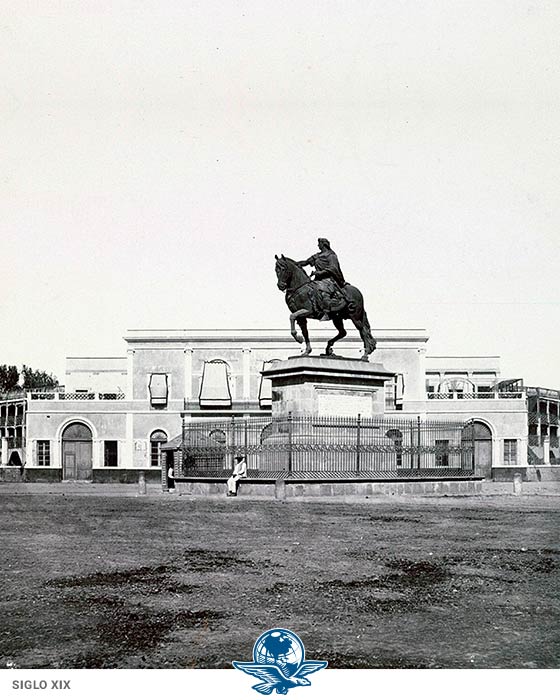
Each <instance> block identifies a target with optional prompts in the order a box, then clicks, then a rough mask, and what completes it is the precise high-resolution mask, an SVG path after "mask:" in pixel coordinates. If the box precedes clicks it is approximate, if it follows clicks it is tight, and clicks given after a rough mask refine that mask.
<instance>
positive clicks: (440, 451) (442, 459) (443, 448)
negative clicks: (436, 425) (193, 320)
mask: <svg viewBox="0 0 560 700" xmlns="http://www.w3.org/2000/svg"><path fill="white" fill-rule="evenodd" d="M448 466H449V440H436V467H448Z"/></svg>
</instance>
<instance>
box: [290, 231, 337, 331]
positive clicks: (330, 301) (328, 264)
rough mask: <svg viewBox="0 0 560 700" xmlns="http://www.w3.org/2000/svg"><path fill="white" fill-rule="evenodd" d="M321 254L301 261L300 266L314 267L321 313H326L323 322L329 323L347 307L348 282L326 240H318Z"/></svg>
mask: <svg viewBox="0 0 560 700" xmlns="http://www.w3.org/2000/svg"><path fill="white" fill-rule="evenodd" d="M317 243H318V245H319V251H320V252H319V253H315V255H312V256H311V257H310V258H307V260H301V261H300V262H298V265H300V266H301V267H304V266H306V265H313V267H314V268H315V273H314V278H315V282H316V283H317V285H316V286H317V290H318V292H319V303H320V307H321V308H320V309H319V310H320V311H322V312H324V313H323V317H322V318H321V321H328V320H329V319H330V318H331V317H332V315H333V314H336V313H338V312H339V311H342V309H343V308H344V306H345V305H346V297H345V296H344V291H343V290H344V287H345V285H346V281H345V280H344V275H343V274H342V270H341V269H340V263H339V262H338V258H337V256H336V253H335V252H334V250H332V248H331V244H330V243H329V241H328V240H327V239H326V238H319V239H318V240H317Z"/></svg>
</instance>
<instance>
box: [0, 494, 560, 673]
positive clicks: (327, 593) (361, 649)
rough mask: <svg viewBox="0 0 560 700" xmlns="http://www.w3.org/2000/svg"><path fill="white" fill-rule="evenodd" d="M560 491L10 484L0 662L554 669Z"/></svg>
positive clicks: (0, 520) (4, 514)
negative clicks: (278, 631)
mask: <svg viewBox="0 0 560 700" xmlns="http://www.w3.org/2000/svg"><path fill="white" fill-rule="evenodd" d="M559 506H560V498H559V497H551V496H528V497H522V498H515V497H505V496H496V497H486V498H482V497H481V498H438V499H431V500H428V499H417V500H414V499H409V500H408V501H405V500H404V499H393V500H389V499H385V500H379V499H377V500H376V499H369V500H363V501H360V502H356V503H335V502H320V503H317V502H304V503H295V502H289V503H281V502H269V501H266V502H264V501H250V500H244V499H242V498H238V499H225V498H224V499H223V500H204V499H200V500H196V499H194V498H189V497H180V498H179V497H169V498H168V499H165V498H159V499H155V498H149V497H148V498H130V497H129V498H124V497H113V498H103V497H98V496H88V497H84V496H62V495H59V496H37V495H35V496H29V495H10V494H2V495H0V533H1V538H2V548H1V554H0V559H1V561H0V564H1V577H2V591H3V593H2V596H1V600H0V605H1V615H0V620H1V622H0V668H6V667H20V668H40V667H42V668H63V667H66V668H68V667H70V668H191V667H197V668H228V667H229V668H231V661H232V660H233V659H236V660H250V659H251V658H252V647H253V643H254V642H255V640H256V638H257V637H258V636H259V635H260V634H261V633H262V632H263V631H265V630H266V629H269V628H271V627H287V628H288V629H292V630H293V631H294V632H296V633H297V634H298V635H299V636H300V637H301V638H302V640H303V642H304V644H305V647H306V654H307V657H308V658H315V659H325V660H327V661H328V662H329V665H330V667H331V668H551V667H553V668H557V667H558V666H559V662H560V597H559V595H558V593H559V591H560V585H559V572H560V536H559V533H560V527H559V526H560V508H559Z"/></svg>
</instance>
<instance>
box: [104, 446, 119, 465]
mask: <svg viewBox="0 0 560 700" xmlns="http://www.w3.org/2000/svg"><path fill="white" fill-rule="evenodd" d="M118 444H119V443H118V442H117V441H116V440H105V450H104V452H105V459H104V461H103V464H104V465H105V466H106V467H116V466H118V463H119V449H118Z"/></svg>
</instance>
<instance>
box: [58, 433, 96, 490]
mask: <svg viewBox="0 0 560 700" xmlns="http://www.w3.org/2000/svg"><path fill="white" fill-rule="evenodd" d="M63 460H64V461H63V466H64V479H73V480H78V481H89V480H90V479H91V478H92V466H93V464H92V449H91V442H85V441H83V442H80V441H74V440H71V441H65V442H64V451H63Z"/></svg>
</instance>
